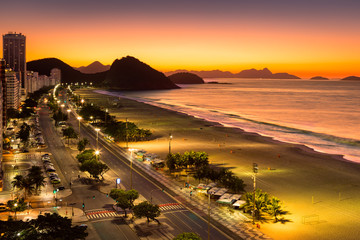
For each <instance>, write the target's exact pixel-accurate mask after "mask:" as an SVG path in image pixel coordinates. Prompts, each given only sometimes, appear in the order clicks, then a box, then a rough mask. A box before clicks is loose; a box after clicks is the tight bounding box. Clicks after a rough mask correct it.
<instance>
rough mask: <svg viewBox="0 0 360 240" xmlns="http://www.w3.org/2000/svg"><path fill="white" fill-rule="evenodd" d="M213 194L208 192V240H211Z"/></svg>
mask: <svg viewBox="0 0 360 240" xmlns="http://www.w3.org/2000/svg"><path fill="white" fill-rule="evenodd" d="M210 198H211V193H209V192H208V240H210V213H211V201H210Z"/></svg>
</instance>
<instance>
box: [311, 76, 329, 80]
mask: <svg viewBox="0 0 360 240" xmlns="http://www.w3.org/2000/svg"><path fill="white" fill-rule="evenodd" d="M310 80H329V79H328V78H326V77H321V76H316V77H312V78H310Z"/></svg>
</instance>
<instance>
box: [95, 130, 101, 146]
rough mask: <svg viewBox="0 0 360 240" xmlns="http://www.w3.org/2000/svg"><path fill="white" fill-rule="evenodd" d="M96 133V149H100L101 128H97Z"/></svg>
mask: <svg viewBox="0 0 360 240" xmlns="http://www.w3.org/2000/svg"><path fill="white" fill-rule="evenodd" d="M95 131H96V148H97V149H99V132H100V128H95Z"/></svg>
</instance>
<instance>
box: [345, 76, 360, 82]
mask: <svg viewBox="0 0 360 240" xmlns="http://www.w3.org/2000/svg"><path fill="white" fill-rule="evenodd" d="M341 80H356V81H358V80H360V77H357V76H349V77H346V78H343V79H341Z"/></svg>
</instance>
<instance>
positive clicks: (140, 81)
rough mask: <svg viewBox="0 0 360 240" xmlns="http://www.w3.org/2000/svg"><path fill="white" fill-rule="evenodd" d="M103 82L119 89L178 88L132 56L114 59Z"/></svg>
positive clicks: (161, 74)
mask: <svg viewBox="0 0 360 240" xmlns="http://www.w3.org/2000/svg"><path fill="white" fill-rule="evenodd" d="M104 84H105V85H106V86H108V87H111V88H113V89H121V90H159V89H175V88H179V87H178V86H177V85H176V84H174V83H173V82H172V81H171V80H170V79H169V78H167V77H166V76H165V75H164V74H163V73H161V72H159V71H156V70H155V69H153V68H152V67H150V66H149V65H147V64H145V63H143V62H140V61H139V60H138V59H136V58H134V57H130V56H127V57H124V58H122V59H120V60H119V59H116V60H115V61H114V62H113V64H112V65H111V67H110V70H109V71H108V73H107V75H106V78H105V82H104Z"/></svg>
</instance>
